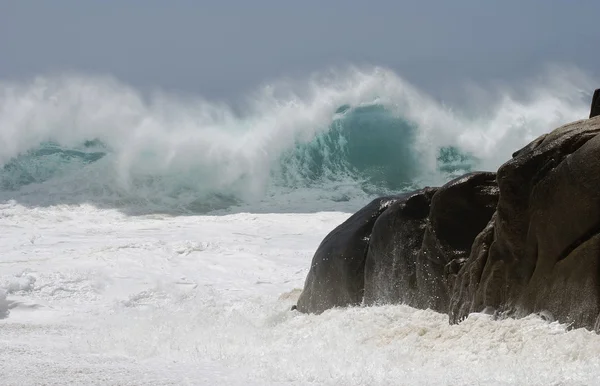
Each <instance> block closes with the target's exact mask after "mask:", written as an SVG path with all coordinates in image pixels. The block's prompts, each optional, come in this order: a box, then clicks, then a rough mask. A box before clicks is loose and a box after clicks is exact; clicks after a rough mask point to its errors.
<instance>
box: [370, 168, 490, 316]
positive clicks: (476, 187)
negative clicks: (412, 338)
mask: <svg viewBox="0 0 600 386" xmlns="http://www.w3.org/2000/svg"><path fill="white" fill-rule="evenodd" d="M411 199H412V201H408V202H403V201H398V202H396V203H394V204H393V205H391V206H390V207H389V208H388V209H387V210H386V211H385V212H384V213H383V214H382V215H381V216H380V217H379V218H378V219H377V222H376V223H375V226H374V227H373V232H372V235H371V243H370V245H369V251H368V254H367V262H366V268H365V303H366V304H376V303H404V304H408V305H411V306H413V307H417V308H430V309H433V310H436V311H439V312H447V311H448V302H449V299H450V291H451V289H452V284H453V281H454V277H455V274H456V273H457V272H458V269H459V268H460V266H461V265H462V263H463V262H464V260H465V259H466V258H467V257H468V256H469V252H470V250H471V244H472V243H473V240H474V239H475V237H476V236H477V234H478V233H479V232H480V231H481V230H482V229H483V228H484V227H485V226H486V224H487V223H488V222H489V220H490V218H491V216H492V214H493V213H494V210H495V208H496V203H497V201H498V189H497V187H496V182H495V173H472V174H468V175H465V176H463V177H460V178H458V179H455V180H453V181H450V182H449V183H447V184H446V185H444V186H442V187H441V188H439V189H429V190H425V191H421V192H419V193H418V194H417V195H415V196H413V197H411ZM416 199H418V200H416ZM411 202H412V203H415V202H418V203H419V205H415V204H413V205H409V204H410V203H411Z"/></svg>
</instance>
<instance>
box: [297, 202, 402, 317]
mask: <svg viewBox="0 0 600 386" xmlns="http://www.w3.org/2000/svg"><path fill="white" fill-rule="evenodd" d="M408 196H409V195H400V196H391V197H381V198H377V199H375V200H373V201H372V202H371V203H370V204H368V205H367V206H365V207H364V208H362V209H361V210H359V211H358V212H356V213H355V214H354V215H352V216H351V217H350V218H349V219H348V220H346V221H345V222H343V223H342V224H341V225H339V226H338V227H337V228H335V229H334V230H333V231H331V233H329V234H328V235H327V236H326V237H325V239H323V241H322V242H321V245H319V247H318V248H317V251H316V252H315V255H314V257H313V260H312V264H311V267H310V270H309V272H308V276H307V277H306V282H305V284H304V290H303V291H302V294H301V295H300V298H299V299H298V304H297V309H298V311H301V312H310V313H321V312H323V311H324V310H326V309H329V308H333V307H344V306H350V305H357V304H360V302H361V301H362V298H363V288H364V266H365V258H366V255H367V250H368V247H369V238H370V235H371V230H372V229H373V224H374V223H375V220H377V218H378V217H379V215H380V214H381V213H382V212H383V211H384V210H385V209H387V208H388V206H389V205H391V204H393V203H394V202H396V201H397V200H405V199H407V198H409V197H408Z"/></svg>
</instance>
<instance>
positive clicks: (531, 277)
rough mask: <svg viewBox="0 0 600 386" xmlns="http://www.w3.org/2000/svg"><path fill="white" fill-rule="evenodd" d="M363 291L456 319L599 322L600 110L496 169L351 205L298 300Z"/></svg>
mask: <svg viewBox="0 0 600 386" xmlns="http://www.w3.org/2000/svg"><path fill="white" fill-rule="evenodd" d="M595 106H597V107H598V110H599V111H595ZM594 114H596V115H598V114H600V91H599V90H597V91H596V93H595V96H594V101H593V103H592V112H591V116H594ZM362 301H364V303H365V304H380V303H404V304H408V305H411V306H413V307H417V308H430V309H433V310H436V311H439V312H444V313H448V314H449V319H450V322H451V323H458V322H460V321H461V320H463V319H464V318H466V317H467V316H468V315H469V313H472V312H494V313H496V314H497V315H500V316H513V317H520V316H525V315H529V314H531V313H540V314H542V315H545V316H546V317H549V318H551V319H555V320H558V321H560V322H562V323H568V324H569V325H571V326H572V327H575V328H578V327H585V328H589V329H595V330H596V331H598V332H600V116H596V117H594V118H590V119H586V120H582V121H577V122H573V123H570V124H568V125H565V126H563V127H560V128H558V129H556V130H554V131H553V132H551V133H549V134H546V135H543V136H541V137H539V138H537V139H536V140H534V141H532V142H531V143H530V144H528V145H527V146H525V147H524V148H522V149H521V150H519V151H516V152H515V153H514V154H513V157H512V159H511V160H509V161H508V162H506V163H505V164H504V165H502V166H501V167H500V169H499V170H498V172H497V173H496V174H494V173H472V174H468V175H465V176H463V177H461V178H458V179H456V180H453V181H450V182H449V183H447V184H446V185H444V186H442V187H441V188H425V189H422V190H419V191H415V192H413V193H408V194H405V195H401V196H395V197H384V198H380V199H377V200H375V201H373V202H371V204H369V205H367V206H366V207H365V208H363V209H362V210H360V211H359V212H357V213H356V214H355V215H353V216H352V217H350V218H349V219H348V220H347V221H346V222H345V223H343V224H342V225H340V226H339V227H338V228H336V229H335V230H334V231H333V232H331V233H330V234H329V235H328V236H327V237H326V238H325V240H323V242H322V243H321V245H320V246H319V249H318V250H317V252H316V253H315V256H314V258H313V264H312V267H311V270H310V272H309V274H308V277H307V279H306V284H305V288H304V291H303V292H302V294H301V296H300V299H299V302H298V310H300V311H303V312H317V313H318V312H322V311H324V310H326V309H328V308H331V307H336V306H346V305H358V304H360V303H361V302H362Z"/></svg>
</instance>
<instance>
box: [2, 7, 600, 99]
mask: <svg viewBox="0 0 600 386" xmlns="http://www.w3.org/2000/svg"><path fill="white" fill-rule="evenodd" d="M599 15H600V1H598V0H539V1H533V0H497V1H492V0H452V1H451V0H437V1H426V0H407V1H400V0H396V1H392V0H390V1H377V0H369V1H366V0H365V1H360V2H359V1H351V0H347V1H333V0H330V1H327V0H320V1H316V0H301V1H287V0H278V1H277V0H228V1H227V0H220V1H202V0H199V1H184V0H179V1H155V0H146V1H133V0H131V1H125V0H104V1H60V0H56V1H33V0H32V1H17V0H14V1H6V0H0V78H4V79H6V78H24V77H29V76H31V75H35V74H48V73H56V72H61V71H68V70H76V71H80V72H87V73H101V74H112V75H115V76H116V77H118V78H119V79H121V80H123V81H125V82H127V83H130V84H133V85H134V86H136V87H140V88H152V87H160V88H163V89H168V90H179V91H184V92H192V93H197V94H202V95H205V96H208V97H229V96H232V95H235V94H236V93H239V92H241V91H244V90H248V89H251V88H253V87H254V86H255V85H256V84H258V83H261V82H264V81H268V80H269V79H273V78H277V77H279V76H282V75H288V76H296V75H301V74H305V73H310V72H312V71H316V70H320V69H325V68H326V67H328V66H331V65H343V64H346V63H353V64H374V65H381V66H385V67H389V68H392V69H393V70H395V71H396V72H397V73H399V74H401V75H403V76H404V77H405V78H408V79H409V80H410V81H412V82H413V83H416V84H418V85H420V86H422V87H425V88H426V89H428V90H430V91H431V90H434V89H435V86H434V85H435V84H437V83H439V84H441V85H442V86H440V87H447V86H449V85H453V84H458V83H460V82H462V81H463V80H465V79H471V80H475V81H482V80H487V79H494V78H499V79H504V80H510V79H516V78H519V77H522V76H527V75H530V74H534V73H535V72H536V71H539V69H540V68H541V66H542V65H543V64H544V63H548V62H559V63H568V64H574V65H577V66H578V67H580V68H582V69H584V70H586V71H588V72H590V73H591V74H593V75H597V74H598V71H599V70H600V66H598V64H599V63H600V49H599V47H600V27H599V26H598V16H599ZM434 91H435V90H434ZM433 93H434V94H435V92H433Z"/></svg>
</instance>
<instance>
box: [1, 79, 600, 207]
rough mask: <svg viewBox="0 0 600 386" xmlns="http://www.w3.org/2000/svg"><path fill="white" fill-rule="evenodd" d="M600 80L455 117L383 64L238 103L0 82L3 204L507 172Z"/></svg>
mask: <svg viewBox="0 0 600 386" xmlns="http://www.w3.org/2000/svg"><path fill="white" fill-rule="evenodd" d="M590 84H592V85H593V82H591V81H589V80H588V79H587V77H586V76H585V75H583V74H581V73H579V72H578V71H575V70H569V71H567V70H557V69H555V70H553V71H550V72H547V73H546V74H545V76H543V77H541V78H540V79H537V80H536V81H534V82H532V83H531V84H530V85H528V88H527V90H526V91H524V92H519V91H518V90H510V91H509V90H508V89H504V90H496V91H495V92H494V93H486V94H485V95H484V94H482V93H481V92H480V93H479V94H478V96H477V98H476V102H477V103H475V102H473V103H471V104H467V105H465V106H463V107H461V108H460V109H457V108H456V107H455V108H451V107H449V106H447V105H444V104H441V103H439V102H438V101H436V100H434V99H433V98H431V97H429V96H427V95H426V94H425V93H423V92H421V91H419V90H418V89H416V88H415V87H413V86H412V85H410V84H409V83H407V82H406V81H404V80H403V79H402V78H400V77H399V76H398V75H396V74H395V73H393V72H392V71H389V70H386V69H381V68H375V69H370V70H357V69H352V70H347V71H341V72H337V73H335V72H330V73H327V74H319V75H315V76H313V77H311V78H309V79H307V80H305V81H303V82H296V83H294V82H276V83H274V84H270V85H268V86H265V87H263V88H261V89H259V90H258V91H257V92H255V93H254V94H251V95H248V96H246V98H245V99H244V100H243V101H242V102H240V103H239V104H238V105H235V106H234V105H231V104H225V103H216V102H211V101H207V100H204V99H200V98H192V97H182V96H177V95H169V94H165V93H153V94H151V95H145V94H142V93H141V92H138V91H136V90H135V89H133V88H131V87H128V86H127V85H124V84H122V83H120V82H118V81H116V80H115V79H112V78H108V77H90V76H58V77H38V78H35V79H33V80H31V81H30V82H21V83H16V82H0V141H1V143H2V146H1V147H0V201H7V200H16V201H17V202H21V203H23V204H28V205H53V204H78V203H86V202H87V203H92V204H95V205H100V206H111V207H117V208H125V207H127V208H132V207H136V208H146V209H151V210H164V211H175V212H203V211H209V210H212V209H218V208H225V207H230V206H235V205H241V204H251V203H256V202H261V201H262V202H268V201H269V200H273V199H275V198H276V197H281V196H284V195H286V194H288V195H290V196H289V197H290V198H289V199H288V200H287V201H285V205H293V202H296V201H298V200H299V197H303V201H304V204H306V202H307V201H310V200H313V199H316V198H318V199H319V200H325V201H331V202H339V201H351V200H353V199H359V200H364V199H367V198H368V197H370V196H372V195H377V194H383V193H389V192H397V191H402V190H405V189H408V188H413V187H416V186H422V185H425V184H439V183H442V182H443V181H445V180H447V179H448V178H449V177H451V176H452V175H455V174H458V173H462V172H465V171H469V170H473V169H479V170H490V169H495V168H496V167H498V166H499V165H500V164H501V163H502V162H503V161H505V160H506V159H508V158H509V157H510V154H511V153H512V152H513V151H514V150H516V149H517V148H519V147H520V146H523V145H524V144H526V143H527V142H529V141H531V140H532V139H534V138H535V137H537V136H538V135H540V134H542V133H544V132H547V131H548V130H550V129H552V128H554V127H557V126H559V125H560V124H563V123H566V122H569V121H573V120H577V119H582V118H585V117H586V116H587V113H588V103H589V93H590V87H589V86H588V85H590ZM309 193H310V194H312V195H313V196H311V197H310V198H307V197H308V196H307V195H310V194H309ZM308 205H310V204H308Z"/></svg>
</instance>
